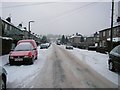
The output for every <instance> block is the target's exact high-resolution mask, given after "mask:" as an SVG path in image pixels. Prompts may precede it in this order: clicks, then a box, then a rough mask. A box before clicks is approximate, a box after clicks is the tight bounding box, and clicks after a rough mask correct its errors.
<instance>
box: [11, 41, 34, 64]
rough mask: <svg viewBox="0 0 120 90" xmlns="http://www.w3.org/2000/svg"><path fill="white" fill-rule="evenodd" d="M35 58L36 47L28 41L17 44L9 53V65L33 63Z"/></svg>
mask: <svg viewBox="0 0 120 90" xmlns="http://www.w3.org/2000/svg"><path fill="white" fill-rule="evenodd" d="M35 58H36V49H35V48H34V47H33V45H32V44H31V43H29V42H24V43H20V44H18V45H17V46H16V47H15V49H14V50H13V51H11V52H10V54H9V63H10V65H15V64H33V63H34V59H35Z"/></svg>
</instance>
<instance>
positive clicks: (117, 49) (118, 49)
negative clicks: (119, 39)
mask: <svg viewBox="0 0 120 90" xmlns="http://www.w3.org/2000/svg"><path fill="white" fill-rule="evenodd" d="M110 54H114V55H120V45H119V46H116V47H115V48H114V49H113V50H112V51H111V52H110Z"/></svg>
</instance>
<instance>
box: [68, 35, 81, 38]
mask: <svg viewBox="0 0 120 90" xmlns="http://www.w3.org/2000/svg"><path fill="white" fill-rule="evenodd" d="M74 37H81V36H77V35H73V36H71V37H70V38H74Z"/></svg>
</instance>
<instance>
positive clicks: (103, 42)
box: [99, 25, 120, 47]
mask: <svg viewBox="0 0 120 90" xmlns="http://www.w3.org/2000/svg"><path fill="white" fill-rule="evenodd" d="M110 35H111V28H107V29H104V30H101V31H99V46H100V47H106V46H107V41H109V40H110ZM115 38H120V25H118V26H115V27H113V39H115Z"/></svg>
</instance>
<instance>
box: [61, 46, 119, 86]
mask: <svg viewBox="0 0 120 90" xmlns="http://www.w3.org/2000/svg"><path fill="white" fill-rule="evenodd" d="M60 47H62V48H65V46H64V45H61V46H60ZM67 51H69V52H71V53H72V54H74V56H76V57H77V58H79V59H80V60H82V61H83V62H85V63H87V64H88V65H89V66H91V67H92V68H93V69H94V70H95V71H97V72H98V73H100V74H101V75H102V76H104V77H105V78H107V79H108V80H110V81H112V82H113V83H115V84H117V85H118V74H117V73H115V72H112V71H110V70H109V69H108V58H109V56H108V55H107V54H102V53H98V52H96V51H88V50H84V49H78V48H74V49H73V50H68V49H67Z"/></svg>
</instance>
